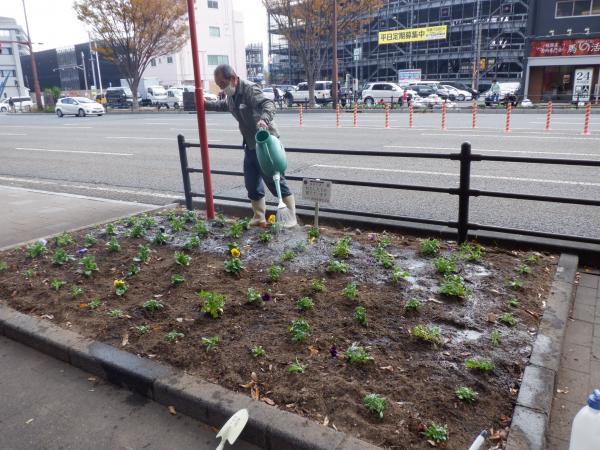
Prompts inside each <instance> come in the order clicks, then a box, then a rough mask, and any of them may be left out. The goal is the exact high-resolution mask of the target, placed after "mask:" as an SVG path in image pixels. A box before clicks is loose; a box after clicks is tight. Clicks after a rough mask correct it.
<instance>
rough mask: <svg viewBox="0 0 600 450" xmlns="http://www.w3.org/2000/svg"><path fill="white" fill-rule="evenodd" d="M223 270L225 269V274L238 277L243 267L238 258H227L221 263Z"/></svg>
mask: <svg viewBox="0 0 600 450" xmlns="http://www.w3.org/2000/svg"><path fill="white" fill-rule="evenodd" d="M223 268H224V269H225V272H227V273H229V274H231V275H237V276H239V274H240V272H241V271H242V269H243V268H244V266H243V265H242V262H241V261H240V259H239V258H229V259H227V260H225V262H224V263H223Z"/></svg>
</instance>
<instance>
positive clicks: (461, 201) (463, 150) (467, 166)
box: [458, 142, 471, 244]
mask: <svg viewBox="0 0 600 450" xmlns="http://www.w3.org/2000/svg"><path fill="white" fill-rule="evenodd" d="M470 190H471V144H470V143H469V142H465V143H463V144H462V145H461V147H460V182H459V185H458V243H459V244H462V243H463V242H466V241H467V239H468V235H469V198H470V196H471V195H470Z"/></svg>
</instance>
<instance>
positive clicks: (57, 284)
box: [50, 278, 67, 291]
mask: <svg viewBox="0 0 600 450" xmlns="http://www.w3.org/2000/svg"><path fill="white" fill-rule="evenodd" d="M65 284H67V282H66V281H61V280H57V279H56V278H55V279H53V280H52V281H50V287H51V288H52V289H54V290H55V291H58V290H59V289H60V288H61V287H63V286H64V285H65Z"/></svg>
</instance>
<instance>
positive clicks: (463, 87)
mask: <svg viewBox="0 0 600 450" xmlns="http://www.w3.org/2000/svg"><path fill="white" fill-rule="evenodd" d="M442 84H443V85H444V86H452V87H453V88H455V89H458V90H459V91H467V92H470V93H471V97H472V98H477V97H478V96H479V92H477V90H475V89H473V88H471V86H469V85H468V84H466V83H463V82H462V81H442Z"/></svg>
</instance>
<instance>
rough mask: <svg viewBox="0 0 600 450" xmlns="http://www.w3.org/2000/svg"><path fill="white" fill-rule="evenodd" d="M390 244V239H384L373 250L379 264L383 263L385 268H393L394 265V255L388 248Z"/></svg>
mask: <svg viewBox="0 0 600 450" xmlns="http://www.w3.org/2000/svg"><path fill="white" fill-rule="evenodd" d="M389 245H390V241H389V240H388V239H384V240H382V241H381V242H379V243H378V244H377V246H376V247H375V250H374V251H373V257H374V258H375V261H377V263H378V264H380V265H382V266H383V267H384V268H385V269H391V268H392V267H394V256H393V255H392V254H391V253H389V252H388V251H387V250H386V248H387V247H388V246H389Z"/></svg>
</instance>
